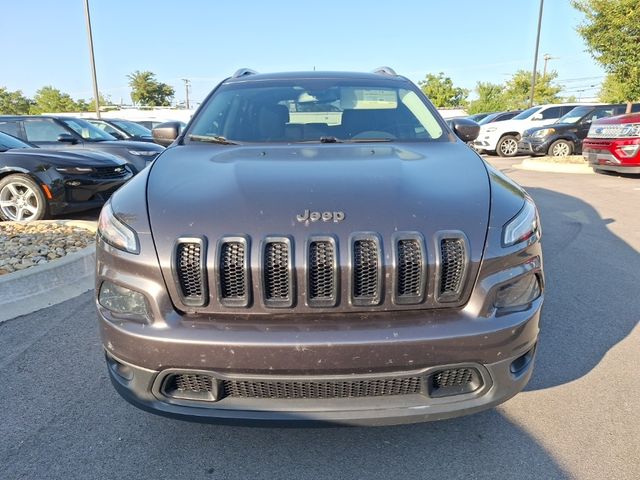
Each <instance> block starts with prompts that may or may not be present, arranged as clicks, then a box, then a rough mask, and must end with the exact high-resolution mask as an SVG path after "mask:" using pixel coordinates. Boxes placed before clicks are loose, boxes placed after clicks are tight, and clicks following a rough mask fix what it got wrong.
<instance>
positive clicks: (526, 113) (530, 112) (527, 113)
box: [513, 107, 542, 120]
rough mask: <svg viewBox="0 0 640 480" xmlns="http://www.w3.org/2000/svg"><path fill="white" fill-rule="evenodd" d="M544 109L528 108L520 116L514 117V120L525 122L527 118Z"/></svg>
mask: <svg viewBox="0 0 640 480" xmlns="http://www.w3.org/2000/svg"><path fill="white" fill-rule="evenodd" d="M541 108H542V107H531V108H527V109H526V110H525V111H524V112H520V113H519V114H518V115H516V116H515V117H513V120H524V119H525V118H529V117H530V116H531V115H533V114H534V113H536V112H537V111H538V110H540V109H541Z"/></svg>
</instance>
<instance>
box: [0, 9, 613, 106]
mask: <svg viewBox="0 0 640 480" xmlns="http://www.w3.org/2000/svg"><path fill="white" fill-rule="evenodd" d="M538 6H539V0H484V1H476V0H461V1H458V2H452V1H445V2H443V1H436V0H422V1H409V0H396V1H394V2H375V1H348V0H342V1H334V0H315V1H313V2H309V1H304V0H297V1H289V0H287V1H276V0H272V1H244V2H243V1H240V0H236V1H234V2H224V1H213V0H211V1H199V0H181V1H168V0H155V1H154V0H91V14H92V22H93V34H94V44H95V55H96V63H97V71H98V83H99V87H100V91H101V92H103V93H104V94H107V95H110V96H111V98H112V100H114V101H116V102H119V101H120V98H121V97H122V98H124V100H125V103H126V102H128V101H129V88H128V86H127V78H126V75H127V74H129V73H131V72H133V71H134V70H151V71H152V72H154V73H155V74H156V75H157V78H158V79H159V80H161V81H163V82H166V83H169V84H171V85H172V86H174V87H175V88H176V99H177V100H183V98H184V87H183V84H182V82H181V80H180V79H181V78H189V79H191V81H192V95H191V96H192V98H193V99H195V100H196V101H198V100H201V99H202V98H203V97H204V96H205V95H206V94H207V93H208V92H209V90H211V88H213V87H214V86H215V85H216V83H217V82H218V81H220V80H221V79H223V78H224V77H226V76H228V75H230V74H231V73H232V72H233V71H234V70H236V69H237V68H239V67H245V66H246V67H250V68H253V69H255V70H258V71H261V72H271V71H282V70H310V69H313V68H314V67H315V68H316V69H317V70H356V71H368V70H371V69H372V68H374V67H377V66H380V65H389V66H391V67H393V68H395V69H396V71H398V72H399V73H401V74H404V75H406V76H408V77H409V78H410V79H412V80H413V81H416V82H417V81H418V80H420V79H422V78H424V76H425V74H427V73H437V72H440V71H442V72H444V73H445V74H446V75H448V76H450V77H451V78H452V79H453V80H454V83H455V84H456V85H459V86H462V87H465V88H469V89H472V88H473V87H474V85H475V84H476V82H477V81H492V82H502V81H504V80H505V79H507V78H508V77H509V76H510V74H512V73H513V72H515V71H516V70H518V69H527V70H530V69H531V68H532V63H533V49H534V46H535V31H536V23H537V15H538ZM581 21H582V18H581V16H580V15H579V14H578V13H577V12H576V11H575V10H574V9H573V8H572V7H571V5H570V4H569V0H547V1H546V2H545V10H544V16H543V24H542V35H541V41H540V62H542V56H543V54H545V53H549V54H551V55H552V56H554V57H558V59H555V60H551V61H550V62H549V69H550V70H556V71H557V72H558V74H559V78H558V80H559V83H561V84H562V85H563V86H564V87H565V89H566V90H565V93H566V94H575V95H576V96H578V95H579V94H580V92H579V91H578V90H580V89H583V88H590V90H587V91H585V92H582V96H583V97H585V96H590V95H593V94H595V93H597V87H592V85H594V84H598V83H599V82H600V81H601V80H602V76H603V72H602V69H601V68H600V67H598V66H597V65H596V64H595V63H594V61H593V60H592V59H591V57H590V56H589V55H588V54H587V53H585V51H584V50H585V47H584V44H583V42H582V39H581V38H580V37H579V36H578V34H577V33H576V31H575V27H576V25H578V23H579V22H581ZM0 45H3V47H4V48H3V49H2V66H1V68H0V86H5V87H7V88H9V89H10V90H17V89H20V90H22V91H23V92H24V93H25V94H27V95H33V93H34V92H35V91H36V90H37V89H38V88H40V87H41V86H43V85H53V86H55V87H57V88H59V89H61V90H63V91H65V92H67V93H69V94H71V95H72V96H73V97H74V98H85V99H86V98H89V97H91V96H92V90H91V88H92V87H91V77H90V67H89V60H88V48H87V39H86V30H85V23H84V7H83V1H82V0H58V1H52V0H26V1H7V2H3V5H2V15H1V16H0ZM539 68H540V70H542V63H539Z"/></svg>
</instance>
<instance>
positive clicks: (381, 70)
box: [372, 67, 398, 77]
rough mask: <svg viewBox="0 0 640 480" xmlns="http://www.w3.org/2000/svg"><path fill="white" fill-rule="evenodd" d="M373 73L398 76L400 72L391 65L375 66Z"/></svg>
mask: <svg viewBox="0 0 640 480" xmlns="http://www.w3.org/2000/svg"><path fill="white" fill-rule="evenodd" d="M372 73H377V74H378V75H391V76H392V77H397V76H398V74H397V73H396V71H395V70H394V69H393V68H391V67H378V68H374V69H373V72H372Z"/></svg>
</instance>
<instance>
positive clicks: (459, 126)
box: [449, 118, 480, 142]
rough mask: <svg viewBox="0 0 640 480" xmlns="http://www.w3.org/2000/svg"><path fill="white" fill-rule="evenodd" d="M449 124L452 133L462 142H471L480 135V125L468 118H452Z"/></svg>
mask: <svg viewBox="0 0 640 480" xmlns="http://www.w3.org/2000/svg"><path fill="white" fill-rule="evenodd" d="M449 123H450V126H451V129H452V130H453V133H455V134H456V135H457V136H458V138H459V139H460V140H462V141H463V142H472V141H474V140H475V139H476V138H478V135H479V134H480V125H478V124H477V123H476V122H474V121H473V120H469V119H468V118H454V119H452V120H451V121H450V122H449Z"/></svg>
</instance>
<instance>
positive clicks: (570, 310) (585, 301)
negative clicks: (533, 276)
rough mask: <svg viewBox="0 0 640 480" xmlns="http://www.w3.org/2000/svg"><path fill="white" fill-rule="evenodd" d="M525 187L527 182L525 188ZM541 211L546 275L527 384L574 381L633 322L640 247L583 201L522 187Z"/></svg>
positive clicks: (637, 316) (636, 314) (538, 385)
mask: <svg viewBox="0 0 640 480" xmlns="http://www.w3.org/2000/svg"><path fill="white" fill-rule="evenodd" d="M525 188H526V187H525ZM526 189H527V191H528V192H529V194H530V195H531V196H532V197H533V198H534V200H535V201H536V204H537V205H538V209H539V211H540V217H541V223H542V239H543V240H542V246H543V253H544V268H545V278H546V292H545V303H544V307H543V310H542V317H541V322H540V339H539V343H538V353H537V358H536V367H535V370H534V373H533V377H532V379H531V381H530V382H529V385H528V386H527V390H539V389H544V388H549V387H554V386H557V385H562V384H565V383H567V382H571V381H573V380H576V379H578V378H580V377H582V376H583V375H585V374H587V373H589V372H590V371H591V370H592V369H593V368H594V367H595V366H596V365H597V364H598V363H599V362H600V361H601V360H602V358H603V357H604V355H605V354H606V353H607V352H608V351H609V350H610V349H611V348H612V347H613V346H615V345H616V344H618V343H619V342H620V341H621V340H623V339H624V338H625V337H627V335H629V333H631V331H632V330H633V328H634V327H635V326H636V325H637V324H638V321H639V319H640V312H639V310H638V301H637V299H638V272H640V253H638V252H637V251H636V250H635V249H634V248H633V247H632V246H630V245H629V244H628V243H626V242H625V241H623V240H622V239H621V238H619V237H618V236H617V235H615V234H614V233H613V232H611V231H610V230H609V228H608V225H609V224H611V223H612V222H615V221H616V220H615V219H604V218H601V217H600V215H599V214H598V212H597V211H596V210H595V209H594V208H593V207H592V206H591V205H589V204H588V203H586V202H584V201H583V200H581V199H579V198H576V197H573V196H570V195H565V194H562V193H558V192H555V191H551V190H547V189H541V188H526Z"/></svg>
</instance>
